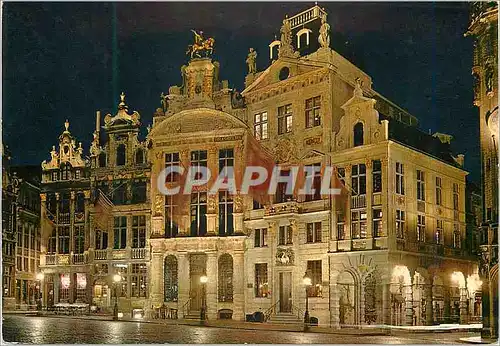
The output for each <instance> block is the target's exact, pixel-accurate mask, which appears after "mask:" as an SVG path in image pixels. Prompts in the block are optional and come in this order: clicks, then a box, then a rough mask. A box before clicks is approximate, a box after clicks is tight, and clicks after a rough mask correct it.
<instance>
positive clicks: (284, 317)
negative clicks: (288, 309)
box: [267, 313, 303, 324]
mask: <svg viewBox="0 0 500 346" xmlns="http://www.w3.org/2000/svg"><path fill="white" fill-rule="evenodd" d="M267 322H268V323H274V324H298V323H303V320H302V319H301V318H298V317H297V315H295V314H287V313H279V314H275V315H271V317H270V318H269V320H268V321H267Z"/></svg>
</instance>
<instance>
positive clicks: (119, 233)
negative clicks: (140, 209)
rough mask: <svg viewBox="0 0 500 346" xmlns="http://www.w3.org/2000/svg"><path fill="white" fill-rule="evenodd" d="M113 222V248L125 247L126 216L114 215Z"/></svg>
mask: <svg viewBox="0 0 500 346" xmlns="http://www.w3.org/2000/svg"><path fill="white" fill-rule="evenodd" d="M114 221H115V223H114V228H113V231H114V246H113V248H114V249H125V248H126V247H127V217H126V216H115V220H114Z"/></svg>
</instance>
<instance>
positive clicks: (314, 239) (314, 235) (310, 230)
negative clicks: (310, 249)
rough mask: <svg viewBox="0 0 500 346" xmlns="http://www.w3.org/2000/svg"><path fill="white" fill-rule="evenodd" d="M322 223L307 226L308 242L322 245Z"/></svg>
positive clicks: (311, 223) (310, 223) (312, 223)
mask: <svg viewBox="0 0 500 346" xmlns="http://www.w3.org/2000/svg"><path fill="white" fill-rule="evenodd" d="M321 239H322V237H321V221H320V222H309V223H307V224H306V242H307V243H321Z"/></svg>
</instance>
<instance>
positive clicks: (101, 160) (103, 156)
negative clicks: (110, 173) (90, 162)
mask: <svg viewBox="0 0 500 346" xmlns="http://www.w3.org/2000/svg"><path fill="white" fill-rule="evenodd" d="M99 167H106V153H100V154H99Z"/></svg>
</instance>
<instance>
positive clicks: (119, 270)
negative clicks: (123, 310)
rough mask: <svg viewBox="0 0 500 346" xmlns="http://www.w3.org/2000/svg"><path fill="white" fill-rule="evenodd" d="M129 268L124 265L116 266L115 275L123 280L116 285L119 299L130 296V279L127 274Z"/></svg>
mask: <svg viewBox="0 0 500 346" xmlns="http://www.w3.org/2000/svg"><path fill="white" fill-rule="evenodd" d="M127 270H128V268H127V266H126V265H125V266H123V265H117V264H115V274H118V275H120V277H121V280H120V282H118V283H116V296H117V297H126V296H127V295H128V293H127V286H128V285H127V279H128V274H127Z"/></svg>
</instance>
